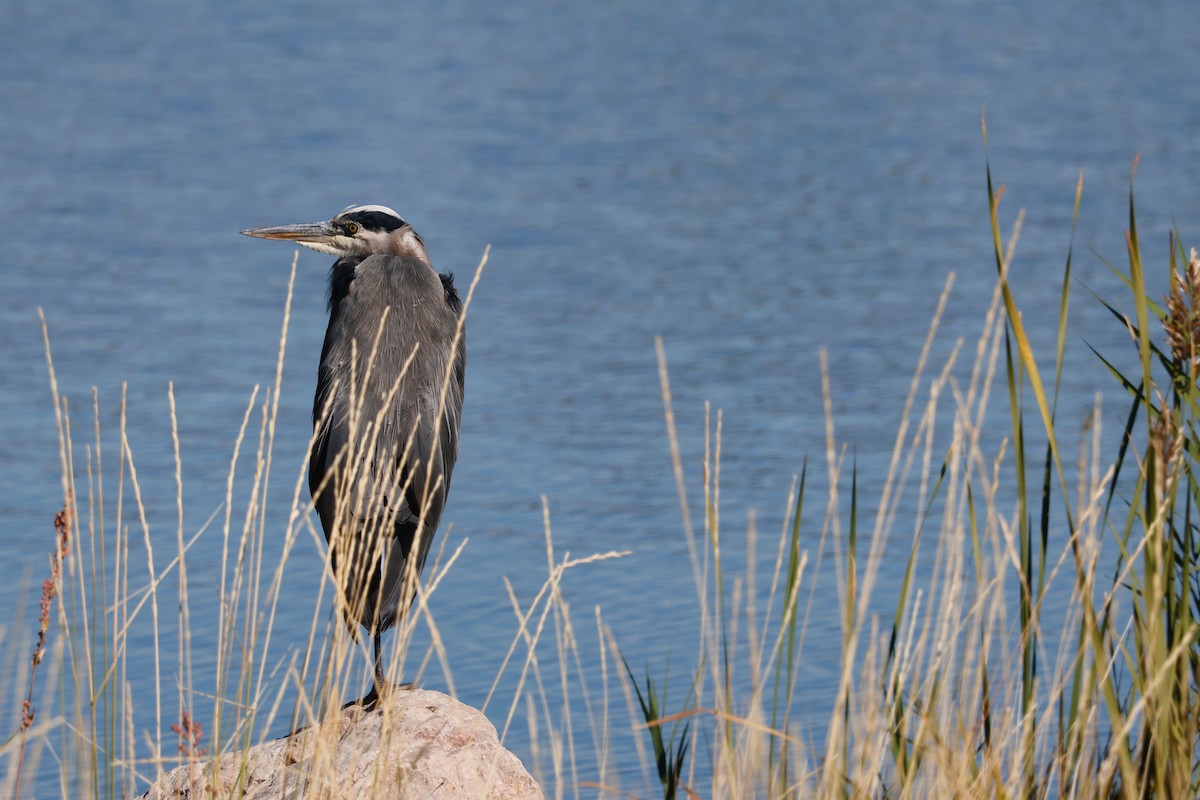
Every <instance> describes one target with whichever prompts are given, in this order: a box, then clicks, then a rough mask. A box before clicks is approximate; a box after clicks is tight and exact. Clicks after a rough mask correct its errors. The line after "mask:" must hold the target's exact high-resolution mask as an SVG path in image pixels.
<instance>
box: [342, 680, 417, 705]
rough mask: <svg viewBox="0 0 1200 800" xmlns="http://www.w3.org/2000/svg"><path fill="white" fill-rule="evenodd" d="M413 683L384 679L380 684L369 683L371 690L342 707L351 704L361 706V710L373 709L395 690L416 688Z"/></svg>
mask: <svg viewBox="0 0 1200 800" xmlns="http://www.w3.org/2000/svg"><path fill="white" fill-rule="evenodd" d="M416 688H417V685H416V684H415V683H388V682H387V681H384V682H383V683H382V684H381V685H380V686H376V685H374V684H372V685H371V691H369V692H367V693H366V695H364V696H363V697H360V698H359V699H357V700H351V701H350V702H349V703H346V705H344V706H342V709H343V710H344V709H347V708H351V707H352V706H362V709H363V711H374V710H375V709H376V708H378V707H379V701H380V700H382V699H384V698H385V697H387V696H388V695H389V694H391V693H392V692H395V691H411V690H413V689H416Z"/></svg>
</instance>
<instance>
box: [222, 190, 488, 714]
mask: <svg viewBox="0 0 1200 800" xmlns="http://www.w3.org/2000/svg"><path fill="white" fill-rule="evenodd" d="M242 233H244V234H246V235H247V236H256V237H258V238H260V239H283V240H286V241H291V242H296V243H297V244H301V245H303V246H305V247H308V248H311V249H313V250H317V251H319V252H322V253H330V254H333V255H335V256H338V260H337V261H335V262H334V264H333V268H332V269H331V270H330V271H329V327H328V329H327V330H326V331H325V345H324V347H323V348H322V349H321V365H320V368H319V369H318V371H317V392H316V398H315V399H314V401H313V425H314V435H315V440H314V445H313V451H312V457H311V459H310V461H309V470H308V486H309V490H310V492H311V493H312V497H313V503H314V505H315V506H316V510H317V513H318V514H319V515H320V517H321V526H322V527H323V528H324V530H325V538H326V540H328V542H329V553H330V558H331V563H332V566H333V573H334V575H335V576H336V577H337V579H338V582H339V584H340V589H341V591H342V592H343V595H342V597H343V600H344V602H343V603H342V604H341V607H342V609H343V612H344V614H345V616H346V621H347V623H348V624H350V625H352V626H353V624H354V623H358V624H360V625H362V626H364V627H365V628H366V629H367V632H368V633H369V634H370V635H371V636H372V639H373V642H374V646H375V679H374V684H373V686H372V687H371V690H370V692H368V694H367V696H366V697H364V698H363V699H362V700H361V701H359V702H361V703H363V704H364V705H367V706H372V705H374V704H375V703H376V702H377V701H378V698H379V696H380V694H381V693H382V692H383V690H384V688H385V683H384V678H383V659H382V652H381V643H380V634H382V632H383V631H385V630H387V629H388V628H390V627H392V625H394V624H395V623H396V621H397V619H399V617H400V616H401V615H402V614H403V613H404V612H405V610H406V609H407V607H408V605H409V604H410V603H411V602H412V599H413V596H414V592H415V588H416V578H417V576H418V575H419V574H420V572H421V568H422V567H423V566H424V565H425V557H426V556H427V555H428V554H429V546H430V543H431V542H432V540H433V534H434V532H435V531H436V530H437V526H438V521H439V519H440V518H441V516H442V509H443V508H444V507H445V505H446V495H447V493H448V491H449V489H450V473H451V471H452V470H453V469H454V461H455V459H456V457H457V455H458V424H459V417H460V413H461V411H462V403H463V376H464V370H465V368H466V348H465V346H464V339H463V337H462V336H461V335H460V334H458V331H459V329H460V324H461V323H460V321H459V317H460V316H461V314H462V302H461V301H460V300H459V297H458V292H457V291H455V289H454V280H453V277H452V276H451V275H441V274H439V273H437V272H436V271H434V269H433V266H432V265H431V264H430V262H429V255H428V254H427V253H426V251H425V243H424V241H422V239H421V237H420V236H418V235H417V232H416V231H414V230H413V229H412V226H410V225H409V224H408V223H407V222H405V221H404V220H403V219H401V218H400V215H399V214H397V213H396V212H395V211H393V210H392V209H390V208H387V207H385V206H376V205H365V206H350V207H349V208H347V209H345V210H344V211H342V212H341V213H340V214H338V215H337V216H335V217H334V218H333V219H331V220H329V221H328V222H315V223H308V224H300V225H280V226H278V227H271V228H254V229H251V230H246V231H242ZM456 337H457V340H458V343H457V345H456V344H455V339H456ZM339 560H340V563H339ZM352 630H353V628H352Z"/></svg>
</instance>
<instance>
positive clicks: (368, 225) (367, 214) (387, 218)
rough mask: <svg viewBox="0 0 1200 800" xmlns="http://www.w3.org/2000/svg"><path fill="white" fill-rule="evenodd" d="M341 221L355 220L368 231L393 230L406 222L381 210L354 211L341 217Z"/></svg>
mask: <svg viewBox="0 0 1200 800" xmlns="http://www.w3.org/2000/svg"><path fill="white" fill-rule="evenodd" d="M341 221H342V222H345V223H350V222H356V223H358V224H359V225H361V226H362V227H363V228H364V229H366V230H369V231H394V230H396V229H397V228H402V227H404V226H405V225H406V224H408V223H406V222H405V221H404V220H402V219H400V218H399V217H393V216H392V215H391V214H385V213H384V212H382V211H355V212H353V213H350V214H346V215H345V216H344V217H342V218H341Z"/></svg>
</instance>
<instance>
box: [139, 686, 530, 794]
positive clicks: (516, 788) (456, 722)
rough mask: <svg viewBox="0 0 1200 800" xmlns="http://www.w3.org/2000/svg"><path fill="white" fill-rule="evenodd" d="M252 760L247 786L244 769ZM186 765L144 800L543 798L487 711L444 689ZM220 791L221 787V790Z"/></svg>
mask: <svg viewBox="0 0 1200 800" xmlns="http://www.w3.org/2000/svg"><path fill="white" fill-rule="evenodd" d="M243 764H244V770H245V771H244V773H243V774H242V777H241V780H240V784H241V785H240V787H239V772H240V771H241V770H242V768H243ZM213 779H214V773H213V764H212V763H211V762H209V763H207V764H206V763H199V762H198V763H195V764H185V765H184V766H181V767H179V768H177V769H174V770H172V771H171V772H169V773H167V774H166V775H163V776H162V777H160V778H159V779H158V780H157V781H156V782H155V783H154V785H152V786H151V787H150V789H149V791H147V792H146V794H144V795H143V798H144V800H202V799H203V800H208V799H209V798H213V797H216V798H226V797H239V798H246V800H275V798H278V799H279V800H283V798H287V799H288V800H293V799H294V800H300V799H301V798H328V800H341V798H347V800H348V799H349V798H360V797H370V798H378V800H428V799H429V798H470V800H477V799H479V798H504V799H505V800H508V799H509V798H512V800H518V799H520V800H524V798H530V800H533V799H534V798H536V800H542V792H541V789H539V788H538V785H537V783H535V782H534V780H533V778H532V777H531V776H530V775H529V773H528V772H526V771H525V767H524V766H522V764H521V761H520V759H518V758H517V757H516V756H515V755H513V754H512V753H510V752H509V751H508V750H505V749H504V747H502V746H501V745H500V741H499V739H498V738H497V736H496V728H495V727H494V726H493V725H492V724H491V723H490V722H488V720H487V717H485V716H484V715H483V714H482V713H481V712H479V711H477V710H476V709H474V708H471V707H470V706H467V705H464V704H462V703H460V702H458V701H457V700H455V699H453V698H451V697H448V696H446V695H444V694H442V693H440V692H428V691H424V690H421V689H398V690H394V691H391V692H389V693H388V695H387V696H386V697H385V699H384V701H383V702H381V703H380V705H379V708H377V709H376V710H374V711H370V712H367V711H363V709H362V708H361V707H359V706H353V707H350V708H346V709H342V710H341V711H340V712H339V713H336V714H331V715H330V716H329V718H328V719H326V720H324V721H322V722H320V723H318V724H317V725H314V726H313V727H311V728H306V729H304V730H301V731H298V732H296V733H294V734H292V735H291V736H287V737H284V738H283V739H277V740H275V741H272V742H266V743H264V744H260V745H257V746H255V747H251V748H250V749H249V751H247V752H246V753H244V754H243V753H227V754H225V755H223V756H221V757H220V758H219V759H217V764H216V782H218V783H219V784H220V785H219V786H213V785H212V784H213V782H214V781H213ZM214 790H215V792H214Z"/></svg>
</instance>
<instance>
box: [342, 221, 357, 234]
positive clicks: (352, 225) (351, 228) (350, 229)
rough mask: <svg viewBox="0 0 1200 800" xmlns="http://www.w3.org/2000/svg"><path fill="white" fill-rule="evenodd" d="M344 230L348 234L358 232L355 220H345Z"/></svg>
mask: <svg viewBox="0 0 1200 800" xmlns="http://www.w3.org/2000/svg"><path fill="white" fill-rule="evenodd" d="M345 231H346V233H347V234H348V235H350V236H353V235H354V234H356V233H358V223H357V222H347V223H346V228H345Z"/></svg>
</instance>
